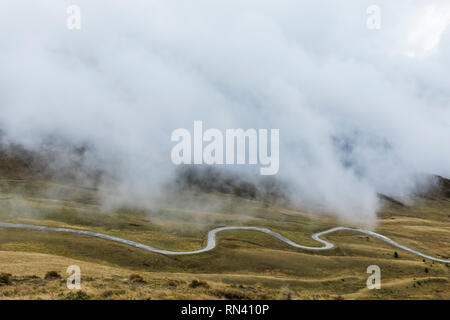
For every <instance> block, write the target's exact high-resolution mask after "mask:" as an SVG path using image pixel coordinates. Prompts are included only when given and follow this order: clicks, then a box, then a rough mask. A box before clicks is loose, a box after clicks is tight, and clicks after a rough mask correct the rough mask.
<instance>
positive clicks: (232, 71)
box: [0, 0, 450, 220]
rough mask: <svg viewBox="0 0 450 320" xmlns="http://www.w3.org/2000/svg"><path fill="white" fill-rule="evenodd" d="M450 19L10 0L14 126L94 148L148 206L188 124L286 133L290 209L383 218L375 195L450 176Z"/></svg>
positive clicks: (5, 6)
mask: <svg viewBox="0 0 450 320" xmlns="http://www.w3.org/2000/svg"><path fill="white" fill-rule="evenodd" d="M71 4H76V5H79V6H80V8H81V30H69V29H68V28H67V27H66V19H67V17H68V14H67V13H66V9H67V7H68V6H69V5H71ZM373 4H376V5H378V6H379V8H380V9H381V28H380V29H379V30H370V29H368V28H367V24H366V22H367V19H368V17H369V15H368V14H367V12H366V10H367V8H368V7H369V5H373ZM449 22H450V3H449V1H447V0H442V1H438V0H436V1H433V0H426V1H421V0H411V1H407V0H396V1H387V0H386V1H381V0H380V1H363V0H358V1H356V0H355V1H348V0H345V1H344V0H340V1H339V0H329V1H323V0H322V1H321V0H318V1H300V0H292V1H285V0H281V1H272V0H271V1H269V0H246V1H241V0H227V1H210V0H196V1H173V0H164V1H161V0H159V1H140V0H134V1H125V0H123V1H118V0H115V1H99V0H97V1H93V0H89V1H87V0H86V1H84V0H73V1H56V0H35V1H24V0H2V1H1V2H0V127H1V128H3V130H4V131H5V132H6V133H7V134H8V136H9V137H10V139H12V140H13V141H16V142H20V143H23V144H25V145H26V146H28V147H30V148H32V147H36V146H38V145H40V144H41V143H42V141H43V139H45V138H46V137H48V136H49V135H57V136H59V137H62V138H63V139H67V141H70V142H72V143H75V144H79V143H86V142H88V143H90V144H91V145H93V146H95V149H96V150H97V156H98V155H99V154H100V155H101V157H102V158H103V161H104V162H105V163H106V164H105V165H106V166H108V169H110V170H113V171H114V172H115V173H116V174H117V175H118V176H120V178H121V179H122V181H123V186H124V188H123V192H124V193H126V192H128V191H129V188H130V186H134V188H135V189H136V190H138V192H140V193H141V194H142V196H143V197H146V196H147V195H148V193H151V192H156V190H158V189H159V187H160V186H161V184H163V183H164V182H165V181H167V180H168V179H170V178H171V177H172V174H173V172H174V165H173V164H172V163H171V161H170V149H171V148H172V146H173V143H172V142H171V141H170V134H171V132H172V131H173V130H174V129H176V128H183V127H184V128H187V129H190V130H192V129H191V128H192V125H193V121H194V120H203V123H204V126H205V127H206V128H208V127H214V128H219V129H226V128H238V127H242V128H244V129H245V128H266V129H270V128H279V129H280V171H279V174H278V176H279V177H280V178H281V179H286V180H288V181H289V182H290V183H291V184H292V185H294V186H295V188H294V189H293V191H292V193H291V194H290V197H291V199H293V200H295V201H297V202H298V203H299V204H300V205H302V204H304V205H313V206H314V205H320V206H322V208H324V209H325V210H327V211H329V212H333V213H336V214H339V215H340V216H342V217H346V218H354V217H358V218H363V219H368V220H370V219H373V218H374V217H375V213H376V210H377V207H378V201H377V197H376V193H377V192H382V193H385V194H388V195H391V196H397V197H398V196H407V195H408V194H410V193H411V192H412V191H413V190H414V188H416V187H417V185H420V184H421V183H422V182H423V181H421V180H420V179H421V178H420V177H421V174H424V173H425V174H439V175H443V176H447V177H450V77H449V70H450V41H449V40H450V28H449Z"/></svg>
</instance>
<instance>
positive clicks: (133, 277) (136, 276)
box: [130, 273, 146, 283]
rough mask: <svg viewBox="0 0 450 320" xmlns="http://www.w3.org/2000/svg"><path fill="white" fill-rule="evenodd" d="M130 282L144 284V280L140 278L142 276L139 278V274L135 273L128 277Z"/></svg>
mask: <svg viewBox="0 0 450 320" xmlns="http://www.w3.org/2000/svg"><path fill="white" fill-rule="evenodd" d="M130 282H133V283H146V281H145V280H144V278H142V276H140V275H139V274H136V273H133V274H131V275H130Z"/></svg>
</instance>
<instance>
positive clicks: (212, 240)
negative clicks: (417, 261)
mask: <svg viewBox="0 0 450 320" xmlns="http://www.w3.org/2000/svg"><path fill="white" fill-rule="evenodd" d="M0 228H16V229H30V230H40V231H55V232H66V233H75V234H79V235H87V236H91V237H97V238H102V239H106V240H111V241H115V242H119V243H123V244H126V245H130V246H133V247H136V248H140V249H143V250H147V251H151V252H156V253H161V254H165V255H186V254H197V253H202V252H206V251H210V250H212V249H214V248H215V247H216V234H217V233H219V232H221V231H226V230H251V231H259V232H263V233H267V234H269V235H271V236H273V237H275V238H277V239H279V240H281V241H283V242H285V243H287V244H288V245H290V246H293V247H295V248H300V249H306V250H328V249H331V248H333V247H334V244H332V243H331V242H328V241H326V240H323V239H320V237H321V236H323V235H326V234H329V233H332V232H336V231H343V230H345V231H354V232H360V233H364V234H366V235H368V236H371V237H374V238H377V239H379V240H382V241H384V242H387V243H389V244H391V245H393V246H395V247H397V248H400V249H403V250H405V251H408V252H410V253H413V254H415V255H418V256H421V257H423V258H426V259H429V260H433V261H437V262H443V263H450V260H446V259H440V258H435V257H432V256H429V255H426V254H424V253H421V252H419V251H416V250H413V249H411V248H408V247H406V246H404V245H401V244H399V243H397V242H395V241H394V240H392V239H389V238H388V237H385V236H383V235H381V234H378V233H375V232H372V231H368V230H363V229H358V228H350V227H336V228H331V229H329V230H325V231H322V232H318V233H315V234H313V235H312V238H313V239H314V240H316V241H318V242H320V243H321V244H322V245H323V246H321V247H310V246H304V245H301V244H298V243H295V242H293V241H291V240H289V239H288V238H286V237H283V236H282V235H281V234H279V233H276V232H273V231H271V230H269V229H266V228H258V227H221V228H216V229H213V230H211V231H209V233H208V242H207V244H206V247H204V248H203V249H200V250H194V251H180V252H179V251H168V250H163V249H158V248H153V247H150V246H147V245H145V244H142V243H138V242H134V241H130V240H126V239H122V238H118V237H114V236H110V235H107V234H103V233H97V232H91V231H85V230H75V229H68V228H52V227H44V226H36V225H29V224H13V223H2V222H0Z"/></svg>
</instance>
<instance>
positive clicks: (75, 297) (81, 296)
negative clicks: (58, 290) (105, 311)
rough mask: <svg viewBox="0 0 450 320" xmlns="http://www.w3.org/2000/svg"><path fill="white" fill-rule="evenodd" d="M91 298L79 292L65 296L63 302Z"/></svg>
mask: <svg viewBox="0 0 450 320" xmlns="http://www.w3.org/2000/svg"><path fill="white" fill-rule="evenodd" d="M90 298H91V296H90V295H88V294H87V293H86V292H84V291H82V290H79V291H75V292H71V293H69V294H68V295H66V297H65V300H89V299H90Z"/></svg>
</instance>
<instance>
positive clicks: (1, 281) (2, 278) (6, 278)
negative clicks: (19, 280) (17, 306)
mask: <svg viewBox="0 0 450 320" xmlns="http://www.w3.org/2000/svg"><path fill="white" fill-rule="evenodd" d="M11 276H12V275H11V274H10V273H0V285H10V284H12V281H11Z"/></svg>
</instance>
